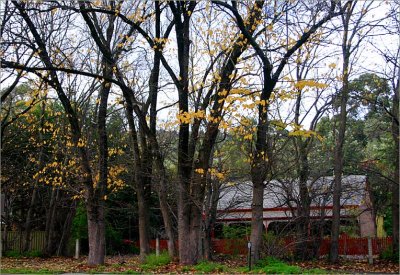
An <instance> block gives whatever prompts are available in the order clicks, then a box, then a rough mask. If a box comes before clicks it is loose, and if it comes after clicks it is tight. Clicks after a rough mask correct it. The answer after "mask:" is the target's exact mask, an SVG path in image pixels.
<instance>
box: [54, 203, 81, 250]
mask: <svg viewBox="0 0 400 275" xmlns="http://www.w3.org/2000/svg"><path fill="white" fill-rule="evenodd" d="M75 212H76V201H73V202H72V204H71V208H70V210H69V212H68V215H67V217H66V219H65V221H64V225H63V229H62V232H61V237H60V241H59V243H58V247H57V253H56V255H57V256H61V255H63V256H67V255H68V251H67V249H66V248H67V242H68V240H69V238H70V236H71V229H72V220H73V218H74V216H75Z"/></svg>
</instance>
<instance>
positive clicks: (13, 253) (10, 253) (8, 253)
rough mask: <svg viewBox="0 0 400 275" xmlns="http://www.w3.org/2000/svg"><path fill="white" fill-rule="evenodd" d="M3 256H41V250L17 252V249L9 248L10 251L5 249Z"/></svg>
mask: <svg viewBox="0 0 400 275" xmlns="http://www.w3.org/2000/svg"><path fill="white" fill-rule="evenodd" d="M4 256H5V257H11V258H20V257H32V258H35V257H43V252H42V251H40V250H33V251H28V252H23V253H21V252H19V251H17V250H11V251H6V252H5V253H4Z"/></svg>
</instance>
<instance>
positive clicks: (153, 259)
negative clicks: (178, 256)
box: [140, 252, 171, 270]
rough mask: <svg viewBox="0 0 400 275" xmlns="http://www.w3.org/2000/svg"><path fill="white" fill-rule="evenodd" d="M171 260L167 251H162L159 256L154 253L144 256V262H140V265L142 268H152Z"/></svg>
mask: <svg viewBox="0 0 400 275" xmlns="http://www.w3.org/2000/svg"><path fill="white" fill-rule="evenodd" d="M170 262H171V258H170V257H169V255H168V252H163V253H161V254H160V255H159V256H157V255H156V254H155V253H153V254H150V255H148V256H147V257H146V263H145V264H142V265H141V266H140V267H141V268H142V269H145V270H147V269H154V268H157V267H159V266H163V265H167V264H169V263H170Z"/></svg>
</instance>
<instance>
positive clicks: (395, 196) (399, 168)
mask: <svg viewBox="0 0 400 275" xmlns="http://www.w3.org/2000/svg"><path fill="white" fill-rule="evenodd" d="M396 86H397V87H396ZM396 86H395V87H394V95H393V108H392V115H393V117H392V137H393V140H394V142H395V152H394V153H395V154H396V156H395V171H394V181H395V182H394V184H393V186H392V230H393V255H398V253H399V173H400V165H399V157H400V148H399V142H400V141H399V134H400V133H399V119H400V118H399V94H400V68H399V70H398V76H397V84H396Z"/></svg>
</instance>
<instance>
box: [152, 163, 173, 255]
mask: <svg viewBox="0 0 400 275" xmlns="http://www.w3.org/2000/svg"><path fill="white" fill-rule="evenodd" d="M156 158H158V157H156ZM157 162H158V160H156V163H157ZM160 162H161V163H159V165H157V166H158V170H159V173H160V186H159V189H158V190H159V191H158V198H159V202H160V209H161V214H162V217H163V221H164V228H165V232H166V233H167V237H168V254H169V256H170V257H174V256H175V238H174V230H173V225H172V220H171V215H170V209H169V206H168V197H167V194H168V193H167V192H168V190H167V181H166V177H167V175H166V174H165V168H164V165H163V163H162V160H160Z"/></svg>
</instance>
